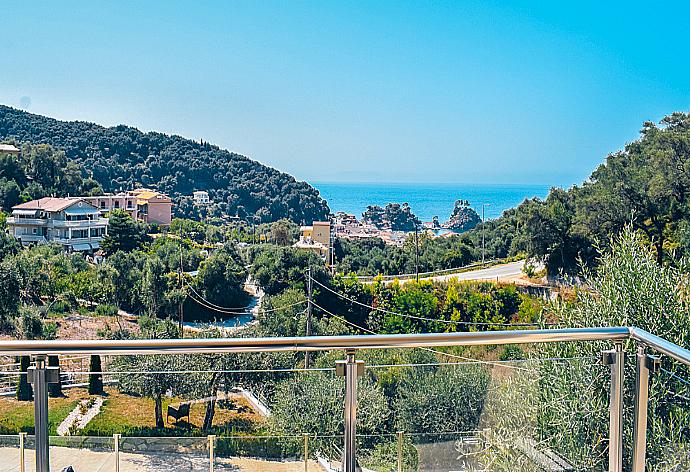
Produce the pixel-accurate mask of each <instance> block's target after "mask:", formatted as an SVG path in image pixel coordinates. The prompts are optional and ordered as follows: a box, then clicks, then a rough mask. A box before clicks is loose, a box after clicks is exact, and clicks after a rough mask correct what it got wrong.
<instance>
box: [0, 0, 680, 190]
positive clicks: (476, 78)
mask: <svg viewBox="0 0 690 472" xmlns="http://www.w3.org/2000/svg"><path fill="white" fill-rule="evenodd" d="M2 16H3V20H2V23H3V27H2V30H1V31H0V59H1V60H2V65H3V72H2V74H0V103H4V104H6V105H11V106H17V107H22V108H25V109H27V110H28V111H31V112H34V113H40V114H45V115H50V116H54V117H56V118H60V119H81V120H88V121H94V122H97V123H101V124H104V125H115V124H119V123H125V124H129V125H132V126H136V127H138V128H140V129H142V130H159V131H164V132H169V133H176V134H180V135H183V136H186V137H189V138H194V139H199V138H203V139H204V140H207V141H210V142H212V143H215V144H218V145H220V146H221V147H224V148H227V149H230V150H234V151H237V152H241V153H243V154H246V155H248V156H250V157H252V158H254V159H257V160H259V161H261V162H264V163H266V164H269V165H272V166H274V167H276V168H279V169H281V170H284V171H287V172H290V173H292V174H293V175H295V176H296V177H298V178H300V179H306V180H312V181H319V180H321V181H324V180H325V181H373V182H386V181H394V182H408V181H410V182H476V183H488V182H491V183H539V184H552V185H570V184H573V183H576V182H580V181H582V180H583V179H584V178H586V177H587V176H588V175H589V173H590V172H591V170H593V168H594V167H595V166H596V165H597V164H598V163H600V162H601V161H602V160H603V159H604V158H605V156H606V155H607V154H608V153H609V152H611V151H614V150H616V149H618V148H620V147H622V146H623V145H624V144H625V142H627V141H630V140H633V139H635V138H636V137H637V133H638V130H639V128H640V126H641V124H642V122H643V121H645V120H655V121H658V120H659V119H660V118H662V117H663V116H664V115H665V114H667V113H670V112H672V111H678V110H680V111H686V110H688V108H690V80H688V77H690V60H688V59H689V57H688V56H689V53H688V48H687V35H686V30H687V24H688V20H689V18H690V7H688V6H687V3H683V2H678V3H677V4H674V2H666V3H664V4H654V3H653V2H644V3H643V2H639V3H636V2H620V3H617V2H600V1H598V2H588V1H577V2H574V1H573V2H554V1H549V2H529V3H528V2H518V1H505V2H491V1H477V2H473V1H471V2H461V1H455V2H421V1H420V2H404V1H394V2H383V1H377V2H326V1H319V2H304V1H278V2H273V1H263V0H262V1H247V2H175V1H167V2H155V1H145V2H141V1H136V2H128V1H118V2H115V1H112V2H93V1H88V2H87V1H84V2H69V1H61V2H32V1H26V2H12V6H11V8H4V9H3V15H2Z"/></svg>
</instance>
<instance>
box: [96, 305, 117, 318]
mask: <svg viewBox="0 0 690 472" xmlns="http://www.w3.org/2000/svg"><path fill="white" fill-rule="evenodd" d="M96 315H98V316H117V307H116V306H114V305H108V304H102V305H98V306H97V307H96Z"/></svg>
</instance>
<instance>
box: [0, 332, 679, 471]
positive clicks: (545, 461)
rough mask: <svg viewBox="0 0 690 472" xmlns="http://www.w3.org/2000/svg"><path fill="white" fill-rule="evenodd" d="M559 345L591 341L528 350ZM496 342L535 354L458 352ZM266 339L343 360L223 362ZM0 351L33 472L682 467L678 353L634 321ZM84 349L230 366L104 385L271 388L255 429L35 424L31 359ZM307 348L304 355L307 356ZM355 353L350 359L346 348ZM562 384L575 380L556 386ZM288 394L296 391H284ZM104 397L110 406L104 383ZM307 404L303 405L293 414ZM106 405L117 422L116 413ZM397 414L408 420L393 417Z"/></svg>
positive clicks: (37, 365)
mask: <svg viewBox="0 0 690 472" xmlns="http://www.w3.org/2000/svg"><path fill="white" fill-rule="evenodd" d="M575 344H577V345H584V346H587V347H588V348H591V353H592V355H587V356H556V355H553V356H549V357H546V356H545V355H544V353H548V352H549V349H550V348H554V349H556V348H557V349H559V351H558V352H566V353H567V352H568V349H569V347H570V346H574V345H575ZM501 345H502V346H522V347H523V348H524V349H529V347H530V346H541V347H544V346H545V348H544V350H538V351H537V350H535V351H533V352H535V353H540V355H538V356H526V357H525V356H522V357H520V358H517V359H505V360H501V359H497V360H477V359H473V358H471V357H469V355H470V354H469V353H466V352H464V351H462V349H468V348H471V347H474V348H476V347H478V346H482V347H484V348H486V349H490V348H491V346H494V347H495V346H501ZM540 349H541V348H540ZM393 350H396V351H395V352H401V353H410V352H413V351H414V352H417V353H426V354H425V355H427V357H429V358H430V359H432V360H433V361H431V362H421V361H416V362H396V363H380V362H376V359H377V358H380V355H381V354H382V353H389V352H391V351H393ZM280 352H283V353H284V352H292V353H293V354H294V355H296V356H298V357H299V356H306V355H307V353H316V352H319V353H322V354H324V355H323V356H321V357H320V359H319V360H321V361H323V360H324V359H337V358H339V357H340V358H342V357H343V353H344V359H343V360H337V361H336V362H335V365H333V364H330V366H328V364H321V365H318V366H311V367H309V368H294V369H280V368H270V367H267V368H265V369H259V370H249V369H244V370H243V369H241V368H237V367H233V365H235V366H236V363H237V360H238V359H239V357H237V356H254V355H267V354H268V353H280ZM553 352H556V351H553ZM0 354H2V355H6V356H15V355H32V356H33V358H34V366H33V367H32V368H31V369H30V371H29V378H30V379H31V381H32V383H33V387H34V404H33V407H34V409H35V424H36V426H37V427H36V435H35V436H27V435H26V434H25V433H21V434H18V435H7V436H2V437H0V457H3V463H4V464H7V465H8V466H12V467H14V465H13V464H17V462H18V461H19V462H21V461H32V462H34V461H35V463H36V469H35V470H37V471H39V472H47V471H48V462H49V461H52V463H53V466H58V467H66V466H67V465H72V466H75V470H76V471H79V472H80V471H82V470H106V468H108V470H127V471H129V470H132V471H162V470H168V471H169V470H195V471H197V470H198V471H202V470H209V471H214V470H215V471H219V470H228V471H229V470H237V468H239V469H240V470H245V471H252V472H253V471H259V470H276V471H281V470H284V471H293V470H306V471H316V470H328V471H347V472H354V471H355V470H357V467H358V466H360V467H362V470H363V471H366V470H372V471H447V470H454V471H468V472H469V471H480V470H484V471H493V470H496V471H498V470H501V471H505V470H507V471H535V472H536V471H538V470H542V471H543V470H550V471H566V470H595V471H597V470H609V471H622V470H632V471H635V472H641V471H644V470H664V471H681V470H683V471H685V470H688V468H689V467H690V430H689V428H690V397H688V390H690V383H689V382H688V381H687V380H686V378H685V377H683V376H682V373H687V367H688V366H690V351H688V350H686V349H684V348H682V347H680V346H677V345H674V344H672V343H670V342H668V341H666V340H664V339H661V338H659V337H657V336H654V335H652V334H650V333H647V332H645V331H642V330H639V329H636V328H627V327H611V328H580V329H535V330H514V331H488V332H471V333H467V332H463V333H430V334H411V335H363V336H321V337H317V336H314V337H301V338H216V339H183V340H180V339H170V340H127V341H2V342H0ZM91 354H100V355H102V356H110V357H109V359H110V358H112V359H115V360H117V359H119V358H120V356H130V355H136V356H140V359H141V362H142V364H141V365H148V364H146V362H147V359H153V358H149V357H148V356H150V355H161V354H171V355H172V354H177V355H179V354H183V355H185V358H189V357H191V356H192V355H203V356H221V355H228V356H231V357H229V358H228V359H230V361H231V362H233V363H234V364H231V365H229V366H227V367H220V366H217V365H213V364H209V363H208V361H207V360H205V361H203V362H202V363H201V364H200V366H203V367H199V368H198V369H200V370H184V371H176V370H175V368H174V366H175V365H176V364H174V362H173V361H172V360H173V359H175V357H170V359H171V364H170V367H168V368H166V369H165V370H150V369H143V370H140V369H131V370H123V369H122V368H121V367H118V366H120V365H121V364H118V363H117V362H115V361H113V362H112V363H111V364H110V365H109V367H108V368H107V369H106V371H105V372H104V373H103V376H104V380H105V381H106V383H109V384H113V385H114V384H116V383H117V382H120V384H121V383H122V382H123V381H124V382H126V381H127V380H128V379H130V380H131V379H133V378H136V377H141V378H145V379H152V380H153V379H156V378H160V376H161V375H166V372H168V374H169V375H173V374H174V375H188V376H195V375H197V376H198V375H201V374H209V373H216V374H218V375H224V376H227V377H223V378H224V379H225V382H229V383H226V384H225V385H224V386H223V387H219V389H218V390H219V393H218V394H217V397H216V396H214V397H213V400H214V401H218V402H219V403H220V402H223V401H226V398H227V397H222V395H221V393H220V392H221V391H225V392H226V394H227V392H228V391H233V392H241V391H242V390H243V388H240V387H238V386H237V385H236V384H244V385H250V384H251V385H262V386H270V385H276V384H277V381H278V380H279V381H280V382H281V385H282V386H281V389H280V394H281V395H277V394H275V393H274V394H273V397H272V398H268V399H266V398H264V397H263V396H262V395H257V396H251V398H254V400H252V404H253V405H254V408H256V409H257V410H259V409H260V406H261V404H263V403H265V404H266V405H267V408H266V410H267V412H265V414H266V415H267V416H266V417H267V418H268V419H266V423H265V424H266V426H265V427H264V430H262V432H261V433H260V434H257V433H254V434H246V433H241V432H236V431H235V429H234V427H233V429H232V430H226V431H225V432H220V434H217V435H216V434H211V435H208V436H203V435H196V436H193V435H190V434H189V433H191V432H192V429H189V428H185V427H182V428H179V429H171V428H169V430H170V431H171V432H177V433H179V434H178V435H177V436H174V437H142V436H137V435H136V434H132V432H131V430H129V431H128V430H123V431H122V432H116V433H115V434H114V435H113V436H108V437H104V436H100V437H98V436H89V435H80V434H79V433H75V435H71V436H60V437H57V436H49V435H48V433H49V430H48V421H47V418H48V395H47V388H48V384H49V382H51V381H54V380H55V379H56V378H57V376H58V371H56V370H55V369H56V368H49V367H47V366H46V365H45V356H47V355H58V356H62V357H65V358H66V357H68V356H75V355H78V356H79V355H91ZM652 354H654V355H652ZM311 355H312V356H313V357H312V360H313V359H314V358H315V357H316V354H311ZM233 356H234V357H233ZM365 358H366V359H368V361H367V362H366V363H365V362H362V361H361V360H360V359H365ZM158 359H160V357H158ZM204 359H209V358H208V357H204ZM77 368H79V367H77ZM81 368H82V369H83V367H81ZM69 369H70V368H69V367H67V366H66V365H65V366H63V371H62V372H61V374H62V376H63V377H64V376H66V375H71V376H78V375H82V376H85V375H88V374H89V373H88V372H83V371H81V372H79V371H71V372H70V371H69ZM402 374H404V375H402ZM14 375H16V373H14ZM401 375H402V377H404V378H405V379H407V380H405V382H406V385H407V388H408V390H407V393H406V394H404V395H403V396H399V397H396V400H394V401H391V398H392V397H386V395H387V394H386V393H385V392H384V391H383V390H381V389H380V388H378V387H377V388H373V387H372V384H371V382H372V381H373V379H377V380H378V379H387V380H385V382H384V383H385V384H386V385H388V386H389V387H388V388H393V385H394V382H392V381H393V380H394V379H396V378H398V377H400V376H401ZM73 378H75V377H73ZM195 378H197V377H195ZM585 380H586V381H585ZM573 385H578V386H579V388H578V389H577V390H574V391H568V392H566V391H564V390H562V388H563V387H564V386H565V387H568V386H573ZM315 387H322V388H315ZM396 388H397V387H396ZM269 390H270V389H269ZM291 392H293V393H294V392H299V393H300V394H303V395H307V396H305V397H303V398H301V399H298V398H297V397H294V396H291V395H290V393H291ZM173 394H174V392H173ZM388 394H390V392H389V393H388ZM221 397H222V398H221ZM269 397H270V395H269ZM108 398H110V400H108V401H110V402H111V405H112V404H114V403H113V402H115V400H116V396H115V394H113V395H112V396H110V397H106V400H107V399H108ZM248 398H249V397H248ZM208 400H209V399H208V398H205V399H204V398H201V399H198V400H196V401H195V402H196V403H195V402H192V409H194V408H196V410H195V411H196V413H195V414H197V415H198V414H199V412H201V411H203V410H204V408H205V406H204V405H205V403H204V402H205V401H206V402H207V401H208ZM600 400H601V401H600ZM131 401H134V399H133V400H131ZM194 405H198V406H197V407H195V406H194ZM420 405H421V407H419V406H420ZM412 406H415V408H412ZM271 409H272V410H273V412H272V413H271V411H270V410H271ZM313 411H318V412H319V413H318V414H316V415H312V416H309V415H308V416H306V417H305V416H304V415H305V414H308V413H309V412H313ZM193 413H194V410H193ZM331 413H334V415H333V417H332V418H331V417H330V415H331ZM276 415H277V416H276ZM317 416H327V417H328V418H326V420H325V421H320V420H322V419H323V418H316V417H317ZM118 417H119V418H121V421H124V420H125V419H126V417H125V416H123V415H122V413H121V412H120V415H119V416H118ZM317 419H318V420H319V421H317ZM185 421H192V422H198V418H197V419H195V420H189V419H187V420H183V424H184V423H185ZM399 422H404V423H405V424H406V426H407V427H408V429H406V430H400V429H397V428H396V426H398V424H401V423H399ZM296 424H300V425H309V424H322V425H324V424H325V425H327V428H326V429H323V428H322V429H314V428H310V427H308V426H307V427H305V428H304V430H294V429H293V430H291V429H290V428H291V427H294V425H296ZM439 425H446V426H445V427H440V426H439ZM278 427H280V428H278ZM276 428H277V429H276ZM278 431H279V432H278ZM602 432H603V433H605V434H602ZM197 434H198V433H197ZM645 464H646V466H647V467H648V469H645ZM17 465H18V464H17ZM99 467H104V468H103V469H99ZM9 470H17V468H15V469H9ZM22 470H24V469H22ZM54 470H59V469H54Z"/></svg>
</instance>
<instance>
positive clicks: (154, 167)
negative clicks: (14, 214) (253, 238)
mask: <svg viewBox="0 0 690 472" xmlns="http://www.w3.org/2000/svg"><path fill="white" fill-rule="evenodd" d="M10 139H13V140H16V141H18V142H21V143H24V142H31V143H36V144H39V143H40V144H50V145H52V146H54V147H55V148H58V149H61V150H62V151H64V156H65V157H66V158H67V159H69V160H71V161H74V163H76V164H79V165H81V166H83V168H84V169H87V170H88V172H89V173H90V174H92V175H93V178H94V179H95V180H96V181H97V182H98V183H100V185H101V186H102V187H103V189H104V190H105V191H109V192H114V191H119V190H126V189H130V188H137V187H142V186H143V187H152V188H155V189H156V190H158V191H160V192H163V193H166V194H168V195H170V196H171V197H172V199H173V201H174V203H175V207H174V208H175V213H176V214H177V215H179V216H186V217H199V216H204V217H206V216H221V215H224V214H225V215H231V216H234V215H237V216H239V217H240V218H250V219H253V218H254V217H256V219H257V220H258V222H267V221H277V220H279V219H281V218H288V219H290V220H292V221H295V222H297V223H311V222H312V221H315V220H322V219H324V218H325V217H326V216H327V215H328V213H329V208H328V205H327V204H326V202H325V201H324V200H323V199H322V198H321V197H320V196H319V192H318V191H317V190H316V189H314V188H313V187H311V186H310V185H309V184H307V183H306V182H299V181H297V180H296V179H295V178H294V177H292V176H290V175H288V174H285V173H282V172H279V171H278V170H276V169H273V168H271V167H268V166H264V165H262V164H260V163H258V162H256V161H252V160H251V159H249V158H247V157H245V156H242V155H239V154H236V153H233V152H229V151H226V150H224V149H220V148H219V147H218V146H213V145H210V144H209V143H207V142H196V141H193V140H191V139H185V138H182V137H180V136H171V135H166V134H163V133H157V132H149V133H142V132H141V131H139V130H138V129H136V128H132V127H128V126H124V125H119V126H114V127H111V128H105V127H103V126H99V125H96V124H93V123H87V122H84V121H70V122H66V121H59V120H55V119H52V118H48V117H45V116H40V115H34V114H31V113H27V112H24V111H21V110H17V109H14V108H10V107H7V106H1V105H0V140H10ZM65 162H67V161H65ZM35 164H36V165H35V166H34V167H31V169H32V171H33V169H35V172H37V175H39V176H40V178H41V180H40V182H42V181H43V180H50V179H52V178H53V177H54V176H53V173H54V172H58V169H59V166H52V165H44V163H43V162H41V161H40V159H39V160H37V161H36V162H35ZM2 165H3V164H2V161H0V169H1V168H2ZM32 165H33V164H32ZM65 172H67V174H68V175H73V174H75V173H77V168H75V167H74V166H73V165H72V167H71V168H70V167H69V165H68V166H67V167H66V168H65ZM5 178H6V177H5ZM2 179H3V176H2V172H0V196H2V194H3V188H4V187H3V184H2ZM68 184H70V180H69V179H67V181H66V182H65V185H68ZM20 187H21V185H20ZM195 190H206V191H208V193H209V196H210V198H211V200H212V203H210V204H209V205H205V206H203V207H199V206H195V204H194V202H193V199H192V192H193V191H195ZM8 192H9V193H10V194H12V192H13V190H12V189H7V190H6V191H5V193H8ZM41 196H42V195H41ZM33 198H35V197H33Z"/></svg>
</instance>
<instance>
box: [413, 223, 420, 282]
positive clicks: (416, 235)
mask: <svg viewBox="0 0 690 472" xmlns="http://www.w3.org/2000/svg"><path fill="white" fill-rule="evenodd" d="M414 273H415V279H416V280H417V283H419V225H417V223H415V224H414Z"/></svg>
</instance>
